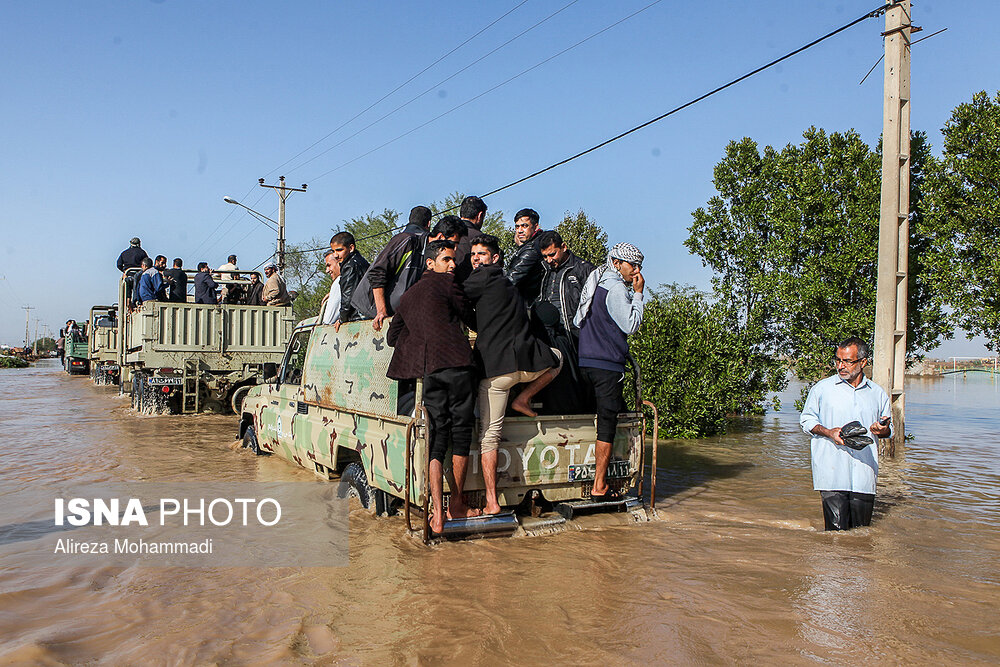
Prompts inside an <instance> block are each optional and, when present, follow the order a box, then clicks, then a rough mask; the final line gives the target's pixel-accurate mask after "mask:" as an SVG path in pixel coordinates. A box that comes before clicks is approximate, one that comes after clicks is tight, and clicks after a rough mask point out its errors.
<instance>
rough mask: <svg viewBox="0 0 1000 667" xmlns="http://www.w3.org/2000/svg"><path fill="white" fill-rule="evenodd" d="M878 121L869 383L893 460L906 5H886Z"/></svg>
mask: <svg viewBox="0 0 1000 667" xmlns="http://www.w3.org/2000/svg"><path fill="white" fill-rule="evenodd" d="M886 5H887V9H886V13H885V32H884V33H882V35H883V37H884V38H885V87H884V103H883V104H884V105H883V117H882V118H883V121H882V204H881V207H880V210H879V234H878V286H877V291H876V294H877V296H876V305H875V350H874V352H875V359H874V368H873V370H872V375H873V379H874V380H875V382H877V383H878V384H879V385H880V386H881V387H882V388H883V389H885V392H886V393H887V394H889V398H890V400H891V402H892V424H893V431H894V432H893V436H892V438H891V439H886V440H880V441H879V454H880V455H882V456H895V455H896V445H897V444H898V445H902V443H903V440H904V438H905V433H906V431H905V424H904V418H905V412H904V408H905V401H904V393H903V376H904V374H905V372H906V323H907V316H906V305H907V279H908V276H909V273H908V270H907V267H908V262H909V248H910V32H911V30H912V29H913V25H912V23H913V22H912V20H911V16H912V14H911V13H910V0H897V1H893V0H887V3H886Z"/></svg>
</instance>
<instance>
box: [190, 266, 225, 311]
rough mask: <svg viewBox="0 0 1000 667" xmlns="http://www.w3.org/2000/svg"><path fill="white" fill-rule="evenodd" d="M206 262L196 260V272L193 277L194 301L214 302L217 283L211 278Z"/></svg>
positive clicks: (216, 300)
mask: <svg viewBox="0 0 1000 667" xmlns="http://www.w3.org/2000/svg"><path fill="white" fill-rule="evenodd" d="M210 271H211V269H209V268H208V262H198V273H197V275H195V277H194V302H195V303H207V304H216V303H218V302H219V301H218V299H216V298H215V288H216V287H218V285H217V284H216V283H215V281H214V280H213V279H212V274H211V273H210Z"/></svg>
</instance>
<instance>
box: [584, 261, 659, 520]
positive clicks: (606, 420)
mask: <svg viewBox="0 0 1000 667" xmlns="http://www.w3.org/2000/svg"><path fill="white" fill-rule="evenodd" d="M642 259H643V257H642V253H641V252H639V249H638V248H636V247H635V246H634V245H632V244H631V243H618V244H616V245H615V246H614V247H612V248H611V251H610V252H609V253H608V262H607V264H606V265H605V266H602V267H601V268H599V269H597V270H596V271H594V272H593V273H591V274H590V276H588V278H587V282H586V284H585V285H584V286H583V292H582V294H581V295H580V306H579V308H577V311H576V316H575V317H574V318H573V323H574V324H575V325H576V326H578V327H580V369H581V370H582V371H583V376H584V378H585V379H586V380H587V384H588V385H589V387H590V388H591V390H592V392H593V396H594V402H595V404H596V405H597V442H596V443H595V447H594V449H595V456H596V458H597V462H596V466H595V472H594V485H593V487H592V488H591V491H590V497H591V498H592V499H593V500H599V501H603V500H608V501H614V500H619V499H620V496H619V495H618V493H617V492H616V491H613V490H612V489H611V488H610V487H609V486H608V483H607V472H608V463H609V462H610V460H611V443H612V442H614V439H615V430H617V428H618V413H619V412H621V411H622V410H623V409H624V406H625V399H624V396H623V393H622V385H623V383H624V381H625V364H626V361H627V359H628V336H630V335H631V334H634V333H635V332H636V331H638V330H639V326H640V325H641V324H642V309H643V301H642V290H643V288H644V287H645V285H646V281H645V280H644V279H643V277H642ZM630 288H631V292H632V293H631V295H630V294H629V292H630Z"/></svg>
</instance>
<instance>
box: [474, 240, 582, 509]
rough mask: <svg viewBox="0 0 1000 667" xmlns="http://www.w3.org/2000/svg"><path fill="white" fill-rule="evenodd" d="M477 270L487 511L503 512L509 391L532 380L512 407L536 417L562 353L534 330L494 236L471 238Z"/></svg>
mask: <svg viewBox="0 0 1000 667" xmlns="http://www.w3.org/2000/svg"><path fill="white" fill-rule="evenodd" d="M470 251H471V258H472V259H471V261H472V266H473V267H474V268H473V271H472V273H471V274H470V275H469V277H468V278H467V279H466V281H465V284H464V287H465V294H466V296H467V297H468V298H469V302H470V303H471V304H472V306H473V308H475V313H476V318H475V327H473V328H474V329H475V330H476V332H477V334H478V335H477V337H476V346H475V350H474V353H475V357H476V361H477V362H478V363H479V365H480V367H481V368H482V369H483V375H484V377H485V379H483V380H482V381H481V382H480V383H479V417H480V419H481V420H482V423H483V434H482V438H481V447H482V459H481V460H482V468H483V480H484V482H485V484H486V508H485V510H484V512H485V513H486V514H497V513H498V512H500V504H499V503H498V502H497V449H498V448H499V445H500V435H501V433H502V432H503V417H504V413H505V412H506V411H507V397H508V396H509V395H510V390H511V389H512V388H513V387H514V386H515V385H517V384H520V383H523V382H527V383H529V384H528V385H527V386H526V387H525V388H524V389H523V390H522V391H521V393H520V395H518V397H517V398H516V399H514V401H513V403H512V404H511V407H512V408H513V409H514V410H517V411H518V412H520V413H523V414H526V415H528V416H531V417H534V416H536V413H535V412H534V410H532V409H531V399H532V398H533V397H534V396H535V394H537V393H538V392H539V391H540V390H541V389H542V388H543V387H545V385H547V384H549V383H550V382H552V380H553V379H554V378H555V377H556V375H558V374H559V370H560V368H561V367H562V355H561V354H560V352H559V350H556V349H553V348H550V347H548V346H547V345H545V344H544V343H543V342H542V341H540V340H538V339H537V338H535V336H534V335H532V333H531V331H530V326H529V323H528V315H527V311H526V309H525V307H524V302H523V301H522V300H521V296H520V294H518V291H517V288H516V287H514V285H513V284H511V282H510V281H509V280H508V279H507V278H506V277H504V275H503V253H502V252H501V250H500V242H499V241H498V240H497V238H496V237H495V236H489V235H485V234H484V235H481V236H477V237H476V238H474V239H472V241H471V242H470Z"/></svg>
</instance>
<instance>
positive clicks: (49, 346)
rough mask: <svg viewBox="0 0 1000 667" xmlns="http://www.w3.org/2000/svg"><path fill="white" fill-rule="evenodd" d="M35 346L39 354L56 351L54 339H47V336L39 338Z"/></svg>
mask: <svg viewBox="0 0 1000 667" xmlns="http://www.w3.org/2000/svg"><path fill="white" fill-rule="evenodd" d="M35 345H37V346H38V351H39V352H51V351H52V350H54V349H56V341H55V339H54V338H49V337H48V336H46V337H44V338H39V339H38V340H37V341H36V342H35Z"/></svg>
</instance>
